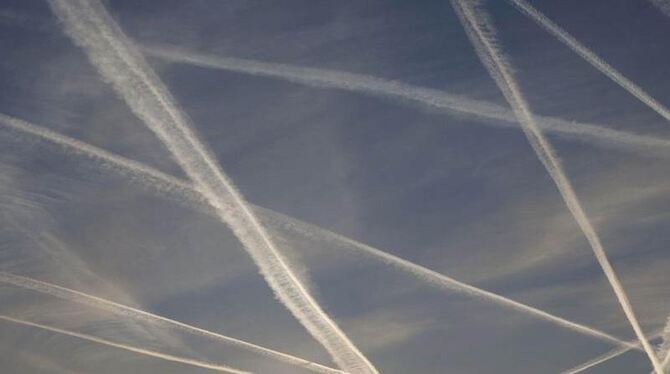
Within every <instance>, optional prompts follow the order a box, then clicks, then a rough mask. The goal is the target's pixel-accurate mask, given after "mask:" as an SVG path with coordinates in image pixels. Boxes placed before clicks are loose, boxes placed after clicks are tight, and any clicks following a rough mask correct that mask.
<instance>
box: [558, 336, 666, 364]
mask: <svg viewBox="0 0 670 374" xmlns="http://www.w3.org/2000/svg"><path fill="white" fill-rule="evenodd" d="M659 337H661V331H657V332H655V333H653V334H651V335H650V336H649V338H650V339H652V340H653V339H657V338H659ZM630 344H633V345H634V346H635V347H638V348H639V347H640V342H639V341H638V340H635V341H632V342H630ZM631 349H633V348H630V347H617V348H614V349H612V350H610V351H608V352H605V353H603V354H602V355H600V356H598V357H594V358H593V359H591V360H589V361H586V362H584V363H583V364H580V365H577V366H575V367H573V368H572V369H568V370H566V371H563V372H561V374H577V373H581V372H583V371H584V370H587V369H590V368H592V367H594V366H596V365H600V364H602V363H603V362H605V361H609V360H611V359H613V358H615V357H619V356H621V355H622V354H624V353H626V352H629V351H630V350H631Z"/></svg>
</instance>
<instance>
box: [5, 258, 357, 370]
mask: <svg viewBox="0 0 670 374" xmlns="http://www.w3.org/2000/svg"><path fill="white" fill-rule="evenodd" d="M0 283H6V284H11V285H13V286H16V287H20V288H24V289H28V290H31V291H35V292H40V293H43V294H46V295H49V296H53V297H57V298H59V299H63V300H68V301H71V302H75V303H79V304H84V305H88V306H91V307H93V308H98V309H103V310H106V311H109V312H112V313H114V314H118V315H121V316H125V317H130V318H132V319H134V320H138V321H146V322H150V323H152V324H155V325H160V326H164V327H168V328H172V329H176V330H180V331H184V332H187V333H190V334H195V335H199V336H203V337H206V338H209V339H213V340H216V341H219V342H223V343H226V344H230V345H233V346H236V347H238V348H242V349H245V350H247V351H249V352H254V353H257V354H259V355H262V356H265V357H268V358H272V359H275V360H278V361H281V362H284V363H287V364H291V365H295V366H299V367H301V368H304V369H308V370H312V371H314V372H317V373H322V374H344V372H343V371H341V370H336V369H333V368H329V367H327V366H323V365H320V364H317V363H315V362H311V361H308V360H305V359H302V358H298V357H294V356H291V355H288V354H286V353H282V352H277V351H274V350H272V349H268V348H265V347H262V346H259V345H256V344H252V343H248V342H246V341H244V340H239V339H235V338H232V337H229V336H225V335H222V334H217V333H215V332H212V331H208V330H205V329H202V328H199V327H195V326H191V325H188V324H186V323H182V322H179V321H175V320H173V319H169V318H165V317H162V316H159V315H156V314H153V313H149V312H146V311H144V310H141V309H137V308H133V307H131V306H127V305H123V304H120V303H117V302H114V301H111V300H108V299H104V298H101V297H97V296H93V295H90V294H87V293H85V292H81V291H77V290H73V289H71V288H67V287H63V286H59V285H56V284H53V283H49V282H44V281H41V280H37V279H34V278H30V277H26V276H21V275H16V274H12V273H8V272H4V271H0Z"/></svg>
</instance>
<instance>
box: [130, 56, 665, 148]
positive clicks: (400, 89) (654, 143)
mask: <svg viewBox="0 0 670 374" xmlns="http://www.w3.org/2000/svg"><path fill="white" fill-rule="evenodd" d="M143 50H144V52H146V53H147V54H149V55H152V56H155V57H158V58H161V59H164V60H167V61H172V62H178V63H186V64H192V65H196V66H200V67H206V68H212V69H219V70H226V71H232V72H237V73H243V74H250V75H257V76H264V77H272V78H276V79H282V80H286V81H290V82H294V83H299V84H304V85H308V86H312V87H323V88H332V89H339V90H346V91H351V92H357V93H361V94H365V95H371V96H375V97H389V98H394V99H398V100H401V101H404V102H408V103H414V104H419V105H422V106H425V107H427V108H430V109H433V110H441V111H446V112H449V113H456V114H461V115H465V116H468V117H471V118H472V119H476V120H479V121H481V122H482V123H483V124H485V125H489V126H499V127H505V128H513V129H518V128H519V126H518V124H517V121H518V120H517V118H516V117H515V116H514V112H512V111H511V110H509V109H508V108H505V107H502V106H500V105H496V104H492V103H488V102H485V101H478V100H473V99H470V98H467V97H463V96H459V95H453V94H450V93H447V92H444V91H439V90H435V89H430V88H425V87H417V86H414V85H410V84H407V83H402V82H398V81H392V80H386V79H382V78H377V77H372V76H369V75H363V74H353V73H347V72H340V71H334V70H326V69H316V68H308V67H302V66H295V65H284V64H276V63H268V62H261V61H256V60H247V59H240V58H234V57H220V56H211V55H204V54H199V53H193V52H191V51H184V50H181V49H178V48H174V47H166V46H162V47H159V46H145V47H143ZM537 121H538V126H540V128H541V129H542V130H544V131H546V132H547V133H551V134H555V135H558V136H561V137H565V138H568V139H572V140H577V141H580V142H589V143H592V144H595V145H598V146H601V147H606V148H610V149H612V148H613V149H618V150H625V151H629V152H635V153H642V154H649V155H654V156H657V157H659V156H660V157H667V156H668V155H669V154H670V152H669V151H668V149H669V148H670V140H666V139H660V138H655V137H651V136H642V135H636V134H631V133H627V132H623V131H618V130H613V129H609V128H607V127H602V126H599V125H593V124H588V123H578V122H574V121H566V120H563V119H559V118H553V117H537Z"/></svg>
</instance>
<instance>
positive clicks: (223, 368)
mask: <svg viewBox="0 0 670 374" xmlns="http://www.w3.org/2000/svg"><path fill="white" fill-rule="evenodd" d="M0 320H3V321H5V322H12V323H17V324H19V325H23V326H27V327H33V328H38V329H42V330H47V331H51V332H54V333H58V334H63V335H68V336H71V337H74V338H78V339H83V340H87V341H89V342H92V343H98V344H103V345H106V346H109V347H114V348H119V349H123V350H126V351H129V352H134V353H138V354H141V355H145V356H150V357H155V358H159V359H161V360H167V361H172V362H178V363H181V364H185V365H191V366H195V367H199V368H203V369H209V370H214V371H218V372H221V373H229V374H251V373H250V372H248V371H241V370H237V369H233V368H231V367H228V366H223V365H216V364H212V363H208V362H205V361H200V360H194V359H190V358H187V357H179V356H174V355H171V354H166V353H161V352H156V351H153V350H150V349H146V348H140V347H135V346H132V345H129V344H123V343H116V342H113V341H110V340H107V339H102V338H98V337H95V336H93V335H88V334H83V333H79V332H76V331H69V330H65V329H61V328H58V327H54V326H47V325H44V324H41V323H36V322H31V321H26V320H23V319H21V318H16V317H10V316H5V315H0Z"/></svg>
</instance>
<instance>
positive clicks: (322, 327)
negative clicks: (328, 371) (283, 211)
mask: <svg viewBox="0 0 670 374" xmlns="http://www.w3.org/2000/svg"><path fill="white" fill-rule="evenodd" d="M49 4H50V5H51V8H52V10H53V12H54V13H55V14H56V15H57V16H58V18H59V19H60V20H61V22H62V23H63V24H64V26H65V30H66V33H67V34H68V35H69V36H70V38H71V39H72V40H73V41H74V42H75V43H76V44H78V45H79V46H80V47H82V48H83V49H84V51H85V52H86V54H87V55H88V57H89V60H90V61H91V63H92V64H93V65H94V66H95V67H96V68H97V69H98V72H99V73H100V74H101V75H102V76H103V77H104V79H105V80H106V81H108V82H109V83H110V84H111V85H112V87H113V88H114V89H115V90H116V92H117V93H118V94H119V95H120V96H121V97H122V98H123V99H124V100H125V102H126V104H127V105H128V106H129V107H130V109H131V110H132V111H133V112H134V113H135V115H136V116H138V117H139V118H140V119H141V120H142V121H143V122H144V123H145V124H146V125H147V127H148V128H149V129H151V130H152V131H153V132H154V133H155V134H156V135H157V136H158V138H159V139H160V140H161V141H162V142H163V144H164V145H165V146H166V147H167V149H168V150H169V151H170V153H171V154H172V155H173V157H174V159H175V160H176V161H177V163H179V165H180V166H181V167H182V169H183V170H184V172H185V173H186V174H187V175H188V176H189V178H190V179H191V180H192V181H193V182H194V183H195V185H196V186H197V187H198V189H200V190H201V191H202V192H203V195H204V196H205V197H206V198H207V201H208V202H209V203H210V204H211V205H212V206H213V207H214V208H215V210H216V212H217V215H218V216H219V217H220V218H221V219H222V220H223V221H225V222H226V223H227V224H228V226H229V227H230V228H231V230H232V231H233V233H234V234H235V235H236V236H237V238H238V239H239V240H240V242H241V243H242V245H243V246H244V248H245V249H246V250H247V252H248V253H249V254H250V256H251V257H252V259H253V260H254V262H255V263H256V265H257V266H258V267H259V270H260V272H261V274H262V275H263V276H264V278H265V280H266V282H267V283H268V285H269V286H270V287H271V288H272V290H273V291H274V292H275V295H276V296H277V298H278V299H279V300H280V301H281V302H282V303H283V304H284V305H285V306H286V307H287V309H288V310H289V311H290V312H291V313H292V314H293V316H294V317H296V319H297V320H298V321H299V322H300V323H301V324H302V325H303V326H304V327H305V328H306V330H307V331H308V332H309V333H310V334H311V335H312V336H313V337H314V338H315V339H316V340H317V341H318V342H319V343H321V345H323V346H324V348H326V350H327V351H328V352H329V353H330V355H331V356H332V358H333V360H334V361H335V362H336V363H337V364H338V365H339V366H340V367H341V368H342V369H344V370H345V371H347V372H350V373H352V374H359V373H360V374H375V373H378V372H377V370H376V369H375V368H374V366H373V365H372V363H371V362H370V361H369V360H368V359H367V358H366V357H365V356H364V355H363V354H362V353H361V352H360V351H359V350H358V348H356V346H355V345H354V344H353V343H352V342H351V341H350V340H349V338H348V337H347V336H346V335H345V334H344V332H342V330H341V329H340V328H339V327H338V326H337V325H336V324H335V322H334V321H333V320H332V319H331V318H330V317H329V316H328V315H327V314H326V313H325V312H324V311H323V310H322V309H321V307H320V306H319V305H318V303H317V302H316V300H315V299H314V298H313V297H312V296H311V295H310V294H309V292H308V290H307V289H306V288H305V287H304V286H303V285H302V283H301V282H300V280H299V278H298V277H297V276H296V274H294V272H293V270H292V269H291V268H290V266H289V265H288V263H287V261H286V259H285V258H284V257H283V256H282V254H281V253H280V252H279V249H278V248H277V246H276V245H275V243H274V242H273V240H272V239H271V238H270V236H269V235H268V233H267V232H266V230H265V228H264V227H263V226H262V225H261V223H260V222H259V221H258V219H257V218H256V216H255V215H254V213H253V212H252V210H251V209H250V208H249V206H248V205H247V203H246V201H245V200H244V198H243V197H242V195H241V193H240V192H239V191H238V190H237V189H236V187H235V186H234V184H233V182H232V181H231V180H230V179H229V177H228V176H227V175H225V174H224V172H223V170H221V168H220V167H219V165H218V163H217V161H216V159H215V157H213V156H212V155H211V154H210V152H209V151H208V150H207V149H206V147H205V145H204V144H203V143H201V142H200V140H198V137H197V135H196V134H195V132H194V130H193V129H192V126H191V123H190V120H189V119H188V117H187V116H186V114H184V113H183V112H182V111H181V110H180V108H179V107H178V106H177V104H176V102H175V100H174V98H173V97H172V95H171V94H170V93H169V92H168V89H167V88H166V87H165V86H164V84H163V83H162V82H161V80H160V79H159V78H158V76H157V75H156V74H155V73H154V72H153V70H152V69H151V67H150V66H149V64H147V63H146V61H145V60H144V58H143V56H142V55H141V53H140V52H139V51H138V50H137V49H136V48H135V47H134V46H133V44H132V42H131V41H130V40H128V38H127V37H126V36H125V34H124V33H123V31H122V30H121V28H120V27H119V26H118V25H117V24H116V22H115V21H114V19H113V18H112V17H111V16H110V15H109V14H108V13H107V10H106V9H105V8H104V6H103V5H102V4H101V3H100V2H99V1H82V0H79V1H68V0H50V1H49Z"/></svg>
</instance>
